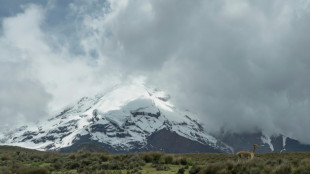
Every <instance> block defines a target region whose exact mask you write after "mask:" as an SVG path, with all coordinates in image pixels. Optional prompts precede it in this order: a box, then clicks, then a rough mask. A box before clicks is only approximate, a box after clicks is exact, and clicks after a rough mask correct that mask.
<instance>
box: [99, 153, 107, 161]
mask: <svg viewBox="0 0 310 174" xmlns="http://www.w3.org/2000/svg"><path fill="white" fill-rule="evenodd" d="M100 160H101V161H103V162H106V161H108V160H109V156H108V155H105V154H102V155H100Z"/></svg>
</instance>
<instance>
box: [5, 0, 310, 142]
mask: <svg viewBox="0 0 310 174" xmlns="http://www.w3.org/2000/svg"><path fill="white" fill-rule="evenodd" d="M4 4H6V5H7V6H10V7H11V8H13V7H14V8H16V9H19V10H16V13H14V14H10V13H5V14H6V15H3V16H2V17H0V19H1V32H0V33H1V36H0V51H1V53H2V55H0V61H1V65H0V66H1V70H0V71H1V74H7V75H6V76H1V77H0V80H1V83H0V84H1V85H0V88H1V91H6V92H4V93H5V94H6V95H7V96H14V95H15V94H17V93H18V92H20V93H24V91H27V90H28V89H29V92H28V93H27V92H26V93H27V94H29V95H30V91H31V92H32V93H34V94H31V96H37V97H34V98H35V100H31V98H32V97H30V96H27V95H26V94H25V95H18V97H23V98H25V100H29V106H28V107H27V108H22V107H21V108H20V109H14V108H13V106H15V105H18V104H19V105H21V106H23V102H22V101H23V100H14V102H12V104H10V102H8V101H9V100H8V99H7V98H8V97H5V95H4V94H1V95H0V103H1V105H0V106H1V107H0V110H5V111H6V112H1V119H4V120H5V119H6V118H7V115H8V114H2V113H11V112H13V111H14V114H11V115H20V118H21V117H24V118H25V119H31V120H35V119H36V118H40V117H42V116H43V115H46V113H48V112H49V110H53V109H56V108H59V107H62V106H64V105H66V104H67V103H70V102H72V101H74V100H75V99H77V98H78V97H81V96H83V95H90V94H95V93H96V92H98V91H100V90H104V89H105V88H108V87H109V86H112V85H113V84H115V83H118V82H121V81H124V80H126V79H130V80H131V79H135V78H136V77H141V76H143V77H144V78H145V79H146V82H147V83H149V84H151V85H154V86H157V87H159V88H162V89H164V90H166V91H167V92H168V93H170V94H171V95H172V96H173V98H172V99H173V100H174V102H175V103H176V105H177V106H179V107H186V108H188V109H190V110H192V111H194V112H196V113H197V114H198V115H199V116H200V117H201V119H202V120H203V121H204V122H205V124H206V127H207V129H208V130H209V131H212V132H214V133H216V132H220V131H224V132H227V133H230V132H250V131H263V132H265V133H266V134H269V135H272V134H284V135H287V136H291V137H293V138H297V139H298V140H300V141H302V142H304V143H310V136H309V135H307V132H309V131H310V128H308V125H307V123H309V122H310V117H309V114H310V110H309V108H310V103H309V99H310V90H309V89H310V79H309V76H308V74H309V73H310V68H309V66H310V58H309V56H310V50H309V49H308V45H309V44H310V35H309V34H308V32H307V31H308V28H309V25H310V11H309V10H310V8H309V1H307V0H297V1H288V0H287V1H286V0H285V1H273V2H270V1H267V0H263V1H262V0H259V1H258V0H257V1H256V0H255V1H245V0H237V1H229V0H220V1H191V2H190V1H183V0H181V1H179V0H172V1H152V0H134V1H128V0H108V1H99V0H91V1H81V0H73V1H66V2H64V1H60V0H59V1H48V3H45V4H44V3H40V2H37V1H28V2H27V4H26V3H24V4H22V2H20V4H18V5H16V4H15V6H14V4H13V5H12V4H10V3H4ZM14 8H13V9H14ZM20 9H21V10H20ZM4 12H5V11H4ZM7 14H10V15H7ZM10 77H11V78H10ZM130 80H128V81H130ZM9 84H11V86H14V87H17V86H19V87H18V88H16V89H15V91H11V92H7V91H9V90H8V89H11V87H10V86H9ZM21 84H22V85H21ZM12 89H13V88H12ZM33 89H35V90H33ZM68 96H70V97H68ZM2 106H3V107H2ZM33 106H37V107H33ZM17 112H18V113H17ZM6 122H7V123H8V122H9V120H6ZM296 125H298V126H296Z"/></svg>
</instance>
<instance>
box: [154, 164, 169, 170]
mask: <svg viewBox="0 0 310 174" xmlns="http://www.w3.org/2000/svg"><path fill="white" fill-rule="evenodd" d="M156 170H157V171H168V170H170V168H169V166H167V165H163V164H157V165H156Z"/></svg>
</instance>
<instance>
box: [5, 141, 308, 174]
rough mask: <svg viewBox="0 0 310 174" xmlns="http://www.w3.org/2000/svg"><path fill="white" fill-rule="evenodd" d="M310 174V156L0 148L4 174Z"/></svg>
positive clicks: (303, 154) (294, 154)
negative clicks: (239, 157)
mask: <svg viewBox="0 0 310 174" xmlns="http://www.w3.org/2000/svg"><path fill="white" fill-rule="evenodd" d="M11 173H17V174H49V173H52V174H58V173H59V174H60V173H70V174H75V173H85V174H88V173H95V174H155V173H156V174H217V173H218V174H230V173H231V174H239V173H240V174H243V173H249V174H268V173H271V174H289V173H293V174H310V153H308V152H305V153H267V154H256V156H255V158H254V159H253V160H248V161H246V160H245V161H241V162H239V163H238V162H237V157H236V156H235V155H231V154H164V153H162V152H145V153H132V154H107V153H96V152H81V151H80V152H77V153H55V152H40V151H35V150H29V149H23V148H20V147H12V146H0V174H11Z"/></svg>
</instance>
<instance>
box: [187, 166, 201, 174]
mask: <svg viewBox="0 0 310 174" xmlns="http://www.w3.org/2000/svg"><path fill="white" fill-rule="evenodd" d="M200 170H201V167H199V166H197V165H193V167H192V168H191V169H190V170H189V173H190V174H197V173H199V172H200Z"/></svg>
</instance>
